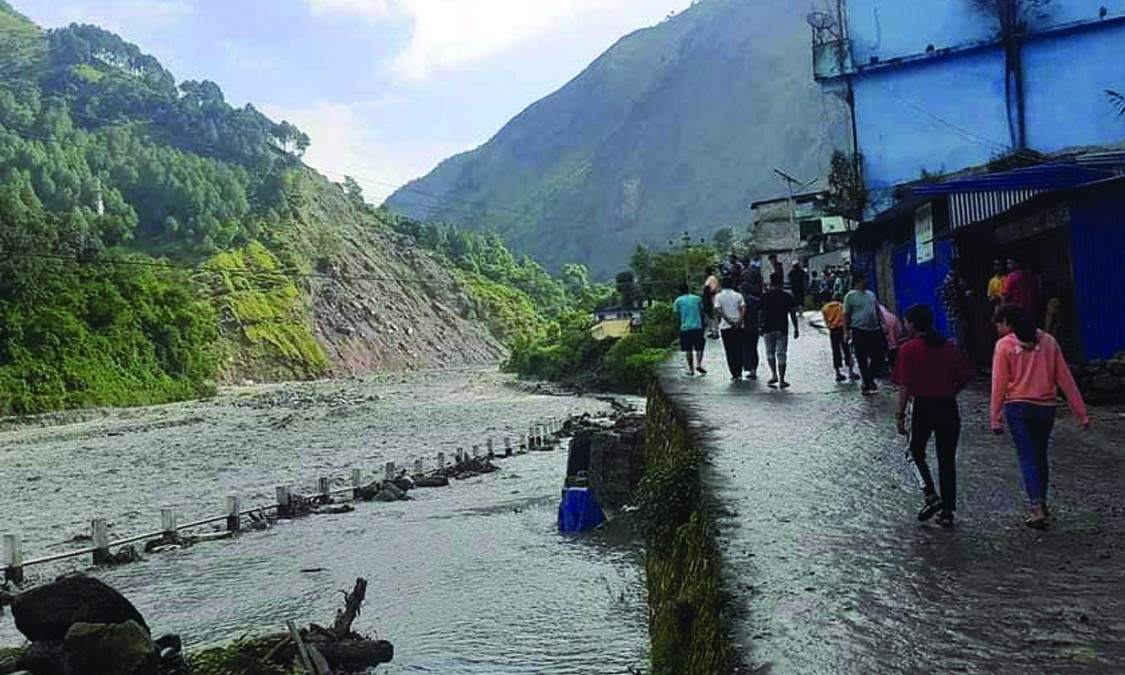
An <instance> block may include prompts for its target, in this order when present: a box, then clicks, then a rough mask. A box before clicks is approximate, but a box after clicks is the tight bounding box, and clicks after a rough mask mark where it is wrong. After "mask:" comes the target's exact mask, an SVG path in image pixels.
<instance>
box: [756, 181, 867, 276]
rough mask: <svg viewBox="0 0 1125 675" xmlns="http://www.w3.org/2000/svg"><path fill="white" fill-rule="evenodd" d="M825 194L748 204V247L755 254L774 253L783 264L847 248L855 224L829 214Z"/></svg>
mask: <svg viewBox="0 0 1125 675" xmlns="http://www.w3.org/2000/svg"><path fill="white" fill-rule="evenodd" d="M827 196H828V195H827V193H825V192H810V193H806V194H800V195H794V197H793V202H792V206H791V205H790V201H789V198H788V197H779V198H777V199H766V200H762V201H757V202H754V203H752V204H751V205H750V212H751V217H752V218H753V224H752V225H751V226H750V246H751V248H752V249H753V251H754V252H755V253H757V254H759V255H762V256H767V255H770V254H774V253H776V254H777V255H778V257H779V258H781V259H782V260H783V261H786V262H794V260H795V259H804V258H807V257H810V256H815V255H818V254H821V253H824V252H826V251H832V250H836V249H839V248H842V247H846V246H847V241H848V237H849V233H850V232H851V231H852V230H854V229H855V223H852V222H851V221H848V220H846V219H845V218H844V217H843V216H837V215H829V211H828V209H827V206H826V199H827Z"/></svg>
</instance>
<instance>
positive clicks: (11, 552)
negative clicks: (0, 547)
mask: <svg viewBox="0 0 1125 675" xmlns="http://www.w3.org/2000/svg"><path fill="white" fill-rule="evenodd" d="M4 579H5V580H6V581H7V582H8V583H10V584H15V585H16V586H20V585H22V584H23V543H22V542H21V541H20V536H19V535H18V534H5V535H4Z"/></svg>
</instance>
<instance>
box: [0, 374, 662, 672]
mask: <svg viewBox="0 0 1125 675" xmlns="http://www.w3.org/2000/svg"><path fill="white" fill-rule="evenodd" d="M607 408H608V406H606V405H605V404H603V403H601V402H599V401H596V400H593V399H582V398H566V397H549V396H535V395H530V394H526V393H523V392H520V391H518V390H516V389H515V388H513V387H511V386H509V382H508V381H507V379H506V378H505V377H504V376H502V375H499V374H497V373H495V372H492V371H488V370H457V371H445V372H431V373H420V374H419V373H415V374H411V375H409V376H405V377H403V376H395V377H386V378H380V379H372V380H364V381H348V382H334V383H316V384H297V385H283V386H275V387H261V388H246V389H238V390H232V391H229V392H225V393H224V394H223V395H222V396H220V397H218V398H216V399H214V400H210V401H203V402H194V403H184V404H174V405H168V406H159V407H152V408H144V409H131V410H113V411H108V412H98V413H82V414H80V415H74V416H64V417H62V418H55V419H52V420H48V421H43V422H41V423H34V424H24V425H20V426H9V427H5V428H4V429H3V430H2V431H0V485H2V486H3V489H2V490H0V532H3V533H19V534H20V535H21V536H22V537H23V540H24V552H25V557H26V558H35V557H39V556H42V555H48V554H52V553H56V552H59V551H64V550H68V549H69V548H72V547H81V546H82V545H84V544H76V543H73V542H71V541H69V540H71V539H72V538H74V537H75V536H76V535H82V534H84V533H86V532H87V531H88V529H89V520H90V519H91V518H93V517H103V518H106V519H107V520H108V521H109V522H110V524H111V530H110V536H111V538H117V537H123V536H126V535H130V534H133V533H137V532H144V531H151V530H155V529H159V511H160V509H161V508H165V507H172V508H175V509H176V511H177V514H178V516H179V518H180V520H181V522H184V521H186V520H190V519H195V518H199V517H207V516H214V515H218V514H220V513H222V510H223V501H224V498H225V497H226V496H227V495H239V496H241V497H242V499H243V502H244V504H247V505H256V504H269V503H270V502H271V501H272V500H273V499H274V486H276V485H281V484H292V485H294V486H295V487H297V488H300V489H302V490H303V491H305V492H312V491H313V489H314V486H315V484H316V481H317V478H318V477H320V476H329V477H331V478H332V480H333V484H334V486H344V485H346V481H347V477H348V475H349V473H350V470H351V469H352V468H361V469H363V471H364V475H365V476H374V475H375V474H376V472H378V471H381V470H382V469H381V468H382V466H383V465H384V464H385V463H386V462H388V461H395V462H397V463H398V464H399V465H400V466H403V465H408V464H410V465H412V463H413V460H414V459H415V458H417V457H423V458H424V459H425V461H426V462H427V465H428V466H431V467H432V466H433V464H434V458H435V455H436V453H437V452H439V451H443V452H445V453H446V455H447V456H450V457H452V455H453V454H454V452H455V451H456V450H457V448H458V447H465V448H471V446H472V445H474V444H479V445H481V446H482V448H483V446H484V444H485V442H486V440H487V439H488V438H490V437H491V438H494V439H496V442H497V443H498V444H502V443H503V439H504V437H506V436H511V437H512V438H513V439H515V438H517V437H518V436H519V435H520V434H522V433H526V431H527V427H528V425H529V424H531V423H533V422H536V421H541V420H545V419H547V418H551V417H561V416H565V415H569V414H574V413H582V412H591V413H598V412H604V411H605V410H607ZM500 464H501V466H502V470H501V471H500V472H498V473H495V474H491V475H488V476H483V477H479V478H474V479H470V480H466V481H455V482H454V484H453V485H452V486H451V487H449V488H444V489H435V490H418V491H415V492H413V493H412V494H413V497H414V499H413V500H412V501H407V502H398V503H394V504H377V503H370V504H358V505H357V510H356V511H355V512H354V513H348V514H341V515H333V516H315V517H311V518H306V519H302V520H297V521H291V522H284V521H283V522H282V523H279V524H278V525H276V526H274V527H273V528H271V529H269V530H266V531H262V532H252V533H247V534H245V535H243V536H242V537H240V538H239V539H238V540H237V541H222V542H213V543H208V544H203V545H199V546H196V547H193V548H190V549H185V550H181V551H176V552H172V553H166V554H160V555H152V556H148V557H147V559H146V560H145V561H144V562H141V563H138V564H135V565H130V566H126V567H122V568H118V569H115V570H107V571H101V572H98V573H97V574H98V576H99V577H100V578H102V579H103V580H105V581H107V582H108V583H110V584H112V585H113V586H115V587H117V588H118V589H119V590H121V591H122V592H123V593H125V594H126V596H128V597H129V598H130V599H132V600H133V602H134V604H136V605H137V607H138V609H140V610H141V612H142V613H143V614H144V615H145V616H146V618H147V619H148V621H149V623H150V624H151V625H153V627H154V631H155V632H157V633H162V632H173V633H179V634H180V635H182V636H183V637H184V639H185V642H186V643H187V644H188V645H189V646H190V647H191V648H198V647H200V646H206V645H212V644H217V643H223V642H226V641H229V640H231V639H233V638H237V637H238V636H240V635H243V634H254V633H258V632H270V631H276V630H277V629H279V628H281V627H282V626H284V622H285V620H286V619H293V620H294V621H295V622H296V623H298V624H302V623H308V622H310V621H312V622H318V623H324V622H328V621H330V620H331V617H332V616H333V613H334V611H335V608H336V607H337V606H338V605H339V602H340V597H341V596H340V594H339V593H338V592H337V591H338V590H343V589H345V588H350V587H351V584H352V582H353V581H354V579H355V577H357V576H363V577H366V578H367V579H368V581H369V583H370V588H369V590H368V594H367V604H366V605H365V611H364V613H363V614H362V615H361V616H360V618H359V620H358V621H357V623H356V627H357V629H359V630H360V631H361V632H367V633H371V634H377V635H378V636H379V637H381V638H383V639H387V640H390V641H391V642H392V643H394V645H395V650H396V657H395V662H394V663H393V664H390V665H389V666H385V667H383V668H381V669H380V670H379V672H381V673H442V674H450V675H456V674H459V673H465V674H468V673H474V674H477V673H479V674H484V673H489V674H495V675H502V674H508V673H512V674H515V673H520V674H522V673H527V674H532V673H559V674H563V673H590V674H602V673H604V674H607V675H609V674H625V673H629V672H631V671H633V670H636V669H640V668H643V667H644V665H645V663H646V660H647V658H646V649H647V634H646V624H645V621H646V619H645V616H646V614H645V597H644V584H643V578H642V571H641V570H642V568H641V550H640V547H639V544H638V543H637V542H636V541H635V540H634V539H633V538H632V537H631V536H629V535H628V533H624V532H618V531H614V530H613V529H612V528H611V529H610V530H609V531H606V532H600V533H597V534H595V535H593V536H585V537H564V536H560V535H559V534H558V533H557V532H556V528H555V513H556V509H557V506H558V495H559V487H560V485H561V481H562V477H563V472H564V469H565V464H566V456H565V452H564V451H562V450H557V451H554V452H544V453H530V454H527V455H523V456H519V457H515V458H513V459H510V460H502V461H501V462H500ZM84 563H85V560H83V561H81V562H74V563H71V565H72V566H81V565H82V564H84ZM65 569H66V568H65V567H59V566H51V567H43V568H29V569H28V575H29V576H30V577H32V578H34V577H36V576H44V575H53V574H57V573H59V572H61V571H65ZM19 641H20V637H19V634H18V633H17V632H16V630H15V628H14V626H13V625H12V622H11V618H10V615H8V616H6V617H4V618H0V644H16V643H18V642H19Z"/></svg>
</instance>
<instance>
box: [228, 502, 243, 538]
mask: <svg viewBox="0 0 1125 675" xmlns="http://www.w3.org/2000/svg"><path fill="white" fill-rule="evenodd" d="M241 529H242V500H241V499H240V498H238V497H237V496H235V495H231V496H230V497H227V532H238V531H240V530H241Z"/></svg>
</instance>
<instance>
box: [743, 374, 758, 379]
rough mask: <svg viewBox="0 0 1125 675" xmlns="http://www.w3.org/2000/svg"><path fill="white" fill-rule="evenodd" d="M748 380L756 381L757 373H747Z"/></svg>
mask: <svg viewBox="0 0 1125 675" xmlns="http://www.w3.org/2000/svg"><path fill="white" fill-rule="evenodd" d="M746 379H748V380H756V379H758V374H757V373H747V375H746Z"/></svg>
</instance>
